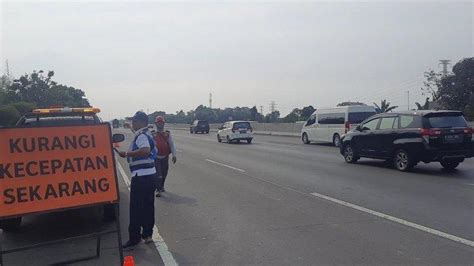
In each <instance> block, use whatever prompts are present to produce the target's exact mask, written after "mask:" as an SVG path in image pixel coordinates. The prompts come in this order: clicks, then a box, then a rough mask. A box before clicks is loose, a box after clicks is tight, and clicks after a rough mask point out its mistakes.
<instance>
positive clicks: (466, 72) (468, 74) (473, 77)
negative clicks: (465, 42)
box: [438, 57, 474, 118]
mask: <svg viewBox="0 0 474 266" xmlns="http://www.w3.org/2000/svg"><path fill="white" fill-rule="evenodd" d="M438 95H439V99H438V101H439V102H440V104H441V106H443V107H444V108H446V109H452V110H461V111H463V112H464V113H465V114H466V115H467V116H469V117H470V118H474V57H471V58H465V59H463V60H461V61H459V62H457V63H456V64H455V65H454V66H453V74H452V75H449V76H443V77H442V78H441V85H440V87H439V89H438Z"/></svg>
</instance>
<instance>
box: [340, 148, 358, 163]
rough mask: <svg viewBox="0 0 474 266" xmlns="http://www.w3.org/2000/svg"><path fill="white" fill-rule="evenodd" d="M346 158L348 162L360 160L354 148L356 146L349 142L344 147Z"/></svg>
mask: <svg viewBox="0 0 474 266" xmlns="http://www.w3.org/2000/svg"><path fill="white" fill-rule="evenodd" d="M343 155H344V160H345V161H346V163H356V162H357V160H359V157H357V153H356V151H355V150H354V148H353V147H352V146H351V144H347V145H346V146H345V147H344V154H343Z"/></svg>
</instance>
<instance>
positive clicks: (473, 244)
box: [310, 192, 474, 247]
mask: <svg viewBox="0 0 474 266" xmlns="http://www.w3.org/2000/svg"><path fill="white" fill-rule="evenodd" d="M310 194H311V195H313V196H315V197H318V198H321V199H325V200H327V201H331V202H333V203H336V204H339V205H343V206H346V207H349V208H352V209H355V210H358V211H361V212H365V213H368V214H371V215H374V216H377V217H380V218H383V219H386V220H389V221H392V222H395V223H399V224H402V225H405V226H408V227H411V228H414V229H417V230H420V231H423V232H426V233H429V234H432V235H435V236H438V237H442V238H445V239H449V240H451V241H454V242H458V243H461V244H464V245H466V246H470V247H474V241H471V240H468V239H465V238H462V237H458V236H455V235H451V234H448V233H445V232H442V231H439V230H436V229H432V228H429V227H426V226H423V225H419V224H416V223H413V222H410V221H407V220H403V219H401V218H397V217H394V216H391V215H388V214H385V213H381V212H378V211H374V210H371V209H367V208H365V207H362V206H359V205H355V204H352V203H349V202H346V201H343V200H339V199H335V198H332V197H329V196H326V195H323V194H319V193H316V192H313V193H310Z"/></svg>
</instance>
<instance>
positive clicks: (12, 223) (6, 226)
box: [0, 217, 22, 232]
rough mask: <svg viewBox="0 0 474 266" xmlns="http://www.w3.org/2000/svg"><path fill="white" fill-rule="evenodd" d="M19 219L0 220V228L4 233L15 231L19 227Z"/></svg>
mask: <svg viewBox="0 0 474 266" xmlns="http://www.w3.org/2000/svg"><path fill="white" fill-rule="evenodd" d="M21 220H22V218H21V217H16V218H10V219H5V220H0V228H1V229H3V230H4V231H7V232H8V231H16V230H18V229H20V227H21Z"/></svg>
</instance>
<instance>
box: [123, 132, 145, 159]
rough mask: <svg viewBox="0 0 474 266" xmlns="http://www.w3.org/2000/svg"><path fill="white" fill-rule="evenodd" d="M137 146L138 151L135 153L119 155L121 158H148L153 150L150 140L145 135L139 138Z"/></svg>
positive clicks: (128, 152)
mask: <svg viewBox="0 0 474 266" xmlns="http://www.w3.org/2000/svg"><path fill="white" fill-rule="evenodd" d="M136 144H137V146H138V150H134V151H126V152H125V151H122V152H120V153H119V155H120V157H131V158H136V157H147V156H148V155H150V152H151V149H150V144H149V143H148V138H147V137H146V136H145V135H140V136H138V137H137V140H136Z"/></svg>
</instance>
